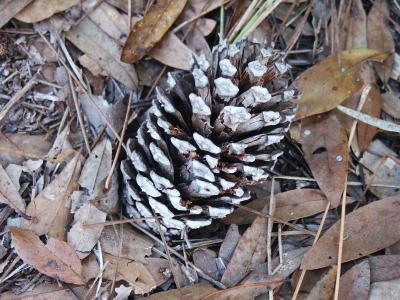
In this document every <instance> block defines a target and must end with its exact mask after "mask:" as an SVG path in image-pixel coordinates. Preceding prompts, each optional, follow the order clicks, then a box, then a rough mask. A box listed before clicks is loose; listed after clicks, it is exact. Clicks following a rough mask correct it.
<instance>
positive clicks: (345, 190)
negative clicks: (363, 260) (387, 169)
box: [333, 177, 347, 300]
mask: <svg viewBox="0 0 400 300" xmlns="http://www.w3.org/2000/svg"><path fill="white" fill-rule="evenodd" d="M346 181H347V177H346ZM346 193H347V185H345V186H344V191H343V195H342V213H341V214H340V230H339V248H338V260H337V273H336V284H335V294H334V298H333V299H334V300H338V297H339V288H340V271H341V269H342V255H343V237H344V221H345V220H344V218H345V217H346Z"/></svg>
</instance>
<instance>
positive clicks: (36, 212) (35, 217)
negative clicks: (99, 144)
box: [21, 154, 81, 240]
mask: <svg viewBox="0 0 400 300" xmlns="http://www.w3.org/2000/svg"><path fill="white" fill-rule="evenodd" d="M80 166H81V162H80V154H77V155H76V156H75V157H74V158H73V159H72V160H71V161H70V162H69V163H68V164H67V165H66V166H65V168H64V170H63V171H62V172H61V173H60V174H59V175H57V177H56V178H55V179H54V180H53V181H52V182H51V183H50V184H49V185H48V186H47V187H46V188H45V189H44V190H43V191H42V192H41V193H40V194H39V195H37V196H36V197H35V199H33V200H32V201H31V202H30V203H29V205H28V207H27V209H26V212H27V214H28V215H29V216H31V217H32V218H31V220H23V221H22V224H21V227H22V228H24V229H29V230H32V231H33V232H35V233H36V234H37V235H42V234H47V233H49V234H50V235H51V236H53V237H57V238H59V239H61V240H63V239H65V231H66V225H67V223H68V216H69V207H70V199H69V198H68V196H69V195H70V194H71V193H72V191H73V190H74V187H75V186H76V183H77V180H78V175H79V172H80Z"/></svg>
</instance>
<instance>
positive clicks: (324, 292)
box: [306, 266, 337, 300]
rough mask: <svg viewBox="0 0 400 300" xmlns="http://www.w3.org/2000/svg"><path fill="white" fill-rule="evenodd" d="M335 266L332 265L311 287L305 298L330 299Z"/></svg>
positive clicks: (309, 299) (333, 286)
mask: <svg viewBox="0 0 400 300" xmlns="http://www.w3.org/2000/svg"><path fill="white" fill-rule="evenodd" d="M336 272H337V266H333V267H332V268H331V269H330V270H329V272H328V273H326V274H325V275H324V276H323V277H322V278H321V279H320V280H319V281H318V282H317V283H316V285H315V286H314V287H313V288H312V290H311V291H310V293H309V294H308V296H307V298H306V300H330V299H332V298H331V297H332V294H333V289H334V288H335V279H336Z"/></svg>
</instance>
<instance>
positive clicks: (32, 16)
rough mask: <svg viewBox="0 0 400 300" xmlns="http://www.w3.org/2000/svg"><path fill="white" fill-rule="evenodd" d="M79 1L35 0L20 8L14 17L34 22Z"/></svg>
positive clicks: (26, 21)
mask: <svg viewBox="0 0 400 300" xmlns="http://www.w3.org/2000/svg"><path fill="white" fill-rule="evenodd" d="M16 2H18V1H16ZM79 2H80V1H79V0H35V1H33V2H32V3H30V4H29V5H28V6H26V7H25V8H24V9H23V10H21V11H20V12H19V13H18V14H17V15H16V16H15V18H16V19H17V20H19V21H22V22H25V23H35V22H39V21H42V20H44V19H47V18H49V17H51V16H52V15H54V14H56V13H58V12H61V11H64V10H66V9H68V8H70V7H71V6H74V5H76V4H78V3H79Z"/></svg>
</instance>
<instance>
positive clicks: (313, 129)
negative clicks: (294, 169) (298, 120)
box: [301, 113, 349, 207]
mask: <svg viewBox="0 0 400 300" xmlns="http://www.w3.org/2000/svg"><path fill="white" fill-rule="evenodd" d="M301 145H302V148H303V151H304V157H305V159H306V161H307V163H308V165H309V166H310V169H311V171H312V173H313V175H314V178H315V180H316V181H317V183H318V185H319V187H320V188H321V190H322V191H323V192H324V193H325V195H326V197H327V198H328V200H329V202H330V203H331V206H332V207H337V206H338V205H339V202H340V197H341V195H342V192H343V189H344V185H345V184H346V176H347V168H348V165H347V161H348V155H349V153H348V150H347V134H346V130H345V129H344V127H343V126H342V124H341V123H340V122H339V121H338V120H337V118H336V116H335V115H334V114H332V113H328V114H322V115H317V116H313V117H310V118H307V119H304V120H303V121H302V132H301Z"/></svg>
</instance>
